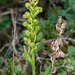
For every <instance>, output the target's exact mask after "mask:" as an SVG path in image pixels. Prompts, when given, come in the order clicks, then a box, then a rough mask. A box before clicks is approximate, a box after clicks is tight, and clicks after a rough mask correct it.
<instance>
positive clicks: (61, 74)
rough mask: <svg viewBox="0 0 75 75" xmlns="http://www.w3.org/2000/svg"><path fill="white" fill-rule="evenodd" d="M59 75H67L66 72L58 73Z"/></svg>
mask: <svg viewBox="0 0 75 75" xmlns="http://www.w3.org/2000/svg"><path fill="white" fill-rule="evenodd" d="M58 75H67V72H66V71H62V72H61V73H58Z"/></svg>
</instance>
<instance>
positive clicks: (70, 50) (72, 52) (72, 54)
mask: <svg viewBox="0 0 75 75" xmlns="http://www.w3.org/2000/svg"><path fill="white" fill-rule="evenodd" d="M68 56H70V57H75V47H73V46H69V47H68Z"/></svg>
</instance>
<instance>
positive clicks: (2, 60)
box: [0, 57, 4, 67]
mask: <svg viewBox="0 0 75 75" xmlns="http://www.w3.org/2000/svg"><path fill="white" fill-rule="evenodd" d="M3 62H4V58H3V57H0V67H2V64H3Z"/></svg>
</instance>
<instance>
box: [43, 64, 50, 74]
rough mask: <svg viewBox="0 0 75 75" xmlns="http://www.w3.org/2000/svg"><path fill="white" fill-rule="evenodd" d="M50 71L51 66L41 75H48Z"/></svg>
mask: <svg viewBox="0 0 75 75" xmlns="http://www.w3.org/2000/svg"><path fill="white" fill-rule="evenodd" d="M50 70H51V65H50V66H49V67H48V68H47V69H46V70H45V72H44V73H43V75H50V74H49V72H50Z"/></svg>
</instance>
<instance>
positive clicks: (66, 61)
mask: <svg viewBox="0 0 75 75" xmlns="http://www.w3.org/2000/svg"><path fill="white" fill-rule="evenodd" d="M27 1H28V0H0V75H12V74H13V71H14V74H15V75H32V72H31V66H30V65H28V64H27V62H26V60H25V59H24V58H23V57H22V53H23V51H24V50H23V45H24V42H23V39H22V32H23V30H25V29H26V28H24V27H23V26H22V22H23V21H27V19H23V18H22V15H23V14H24V13H25V12H26V11H28V10H27V9H26V8H25V7H24V4H25V2H27ZM38 6H40V7H42V8H43V12H42V13H41V14H39V15H38V16H37V19H38V20H39V26H40V31H39V32H38V34H37V39H36V44H38V43H40V42H41V43H40V44H39V49H38V50H37V52H36V61H35V64H36V75H43V72H44V71H45V70H46V68H47V67H48V68H49V67H50V65H51V61H50V53H52V52H53V51H52V50H51V41H53V40H54V39H56V37H57V34H58V32H57V31H56V28H55V25H56V23H57V21H58V16H62V17H63V19H65V20H66V22H67V25H66V29H65V32H64V33H63V34H62V37H63V38H64V43H63V45H62V47H61V50H62V51H63V52H65V53H66V54H68V56H67V57H65V58H57V59H56V60H55V63H54V66H56V67H57V69H56V71H55V72H54V73H53V75H63V74H64V75H75V0H39V3H38ZM13 41H14V42H13ZM13 52H14V53H13ZM13 55H14V57H13ZM12 57H13V58H14V61H13V60H12ZM13 62H14V64H13ZM13 65H14V66H13ZM63 65H64V66H63ZM67 66H68V67H67ZM13 68H15V70H13ZM2 73H3V74H2Z"/></svg>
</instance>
